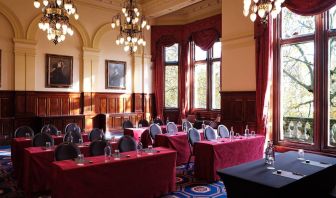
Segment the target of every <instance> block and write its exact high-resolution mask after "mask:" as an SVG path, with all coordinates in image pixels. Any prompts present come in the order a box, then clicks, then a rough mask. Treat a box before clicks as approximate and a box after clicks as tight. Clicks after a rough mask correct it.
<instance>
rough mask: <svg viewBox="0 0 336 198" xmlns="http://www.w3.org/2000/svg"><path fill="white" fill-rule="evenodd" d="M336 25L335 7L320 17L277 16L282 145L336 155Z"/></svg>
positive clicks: (278, 112)
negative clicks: (330, 152)
mask: <svg viewBox="0 0 336 198" xmlns="http://www.w3.org/2000/svg"><path fill="white" fill-rule="evenodd" d="M335 21H336V7H334V8H332V9H330V10H329V11H328V12H325V13H323V14H320V15H315V16H300V15H297V14H295V13H293V12H291V11H289V10H288V9H286V8H284V9H282V13H281V17H279V18H278V23H277V35H278V36H277V38H276V39H277V43H278V46H277V47H276V49H279V50H275V52H276V56H277V57H278V58H277V59H278V61H277V64H275V79H277V81H278V82H279V83H278V85H277V86H276V87H275V91H274V93H275V97H276V100H275V101H276V103H275V104H278V105H275V109H276V120H275V122H276V124H275V127H276V128H275V130H274V131H275V132H276V141H277V142H278V143H279V144H280V145H281V144H283V145H290V146H298V147H307V148H310V149H313V150H322V151H332V152H334V151H336V25H335V24H336V23H335ZM277 90H279V91H280V92H279V91H277ZM278 107H280V108H278ZM277 123H278V124H277Z"/></svg>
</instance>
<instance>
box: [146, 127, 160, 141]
mask: <svg viewBox="0 0 336 198" xmlns="http://www.w3.org/2000/svg"><path fill="white" fill-rule="evenodd" d="M158 134H162V131H161V127H160V126H159V125H157V124H151V125H150V126H149V135H150V137H151V138H152V140H153V141H155V136H156V135H158Z"/></svg>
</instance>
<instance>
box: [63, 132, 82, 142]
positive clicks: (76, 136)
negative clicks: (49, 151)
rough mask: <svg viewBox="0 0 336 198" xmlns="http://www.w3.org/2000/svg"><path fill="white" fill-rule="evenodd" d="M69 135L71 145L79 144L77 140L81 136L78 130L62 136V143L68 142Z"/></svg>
mask: <svg viewBox="0 0 336 198" xmlns="http://www.w3.org/2000/svg"><path fill="white" fill-rule="evenodd" d="M70 135H71V136H72V143H76V144H77V143H79V139H83V138H82V134H81V133H80V131H79V130H75V131H69V132H68V133H66V134H65V135H64V138H63V142H70Z"/></svg>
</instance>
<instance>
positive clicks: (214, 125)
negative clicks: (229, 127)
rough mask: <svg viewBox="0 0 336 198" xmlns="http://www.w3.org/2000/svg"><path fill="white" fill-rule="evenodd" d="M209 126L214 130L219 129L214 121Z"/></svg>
mask: <svg viewBox="0 0 336 198" xmlns="http://www.w3.org/2000/svg"><path fill="white" fill-rule="evenodd" d="M209 126H211V127H212V128H213V129H217V128H218V124H217V122H214V121H211V122H210V123H209Z"/></svg>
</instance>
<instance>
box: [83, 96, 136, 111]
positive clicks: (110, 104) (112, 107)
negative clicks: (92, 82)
mask: <svg viewBox="0 0 336 198" xmlns="http://www.w3.org/2000/svg"><path fill="white" fill-rule="evenodd" d="M89 97H90V96H89ZM91 97H92V101H93V103H92V106H93V108H92V109H93V111H94V113H96V114H99V113H125V112H131V111H132V96H131V94H120V93H93V94H92V96H91ZM84 101H90V99H84Z"/></svg>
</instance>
